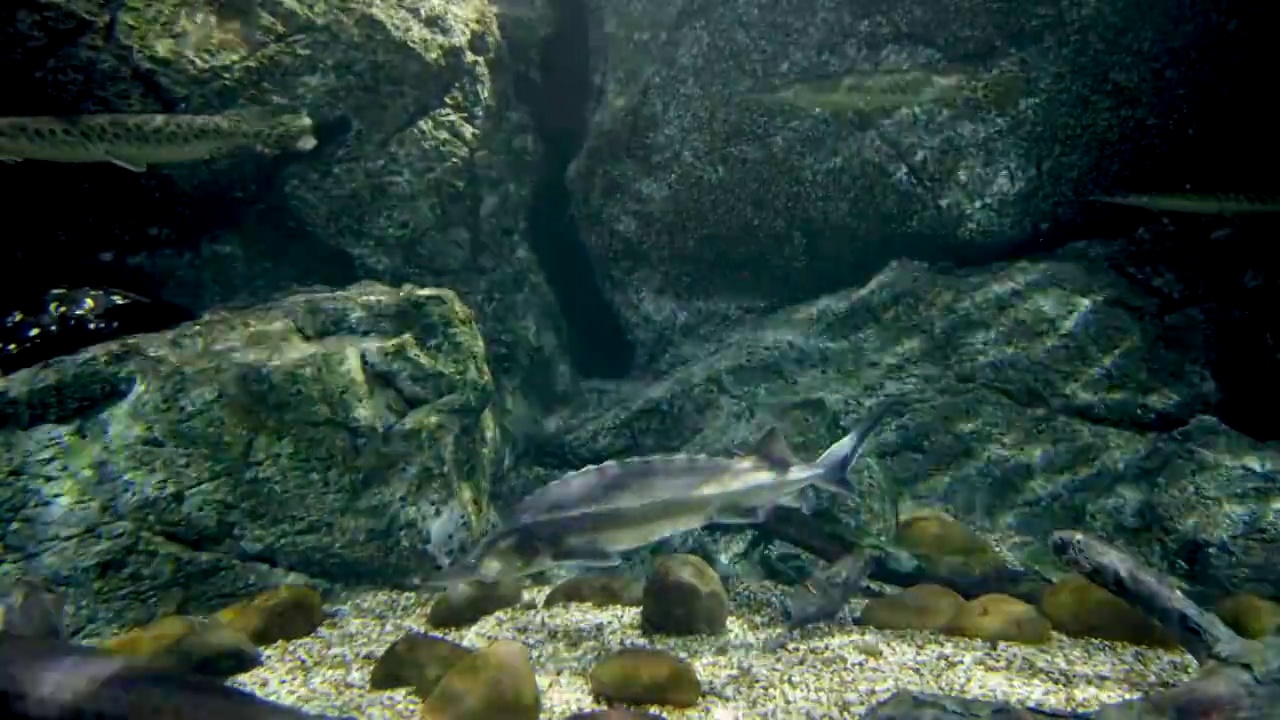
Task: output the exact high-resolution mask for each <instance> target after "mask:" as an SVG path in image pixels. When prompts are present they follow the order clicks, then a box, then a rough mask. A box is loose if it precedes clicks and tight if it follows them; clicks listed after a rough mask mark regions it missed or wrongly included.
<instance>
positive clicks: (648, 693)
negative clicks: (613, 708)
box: [590, 648, 702, 708]
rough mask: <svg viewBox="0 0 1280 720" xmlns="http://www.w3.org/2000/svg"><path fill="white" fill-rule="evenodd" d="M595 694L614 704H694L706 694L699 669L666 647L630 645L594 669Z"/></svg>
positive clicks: (592, 690) (599, 663) (680, 705)
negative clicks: (703, 691)
mask: <svg viewBox="0 0 1280 720" xmlns="http://www.w3.org/2000/svg"><path fill="white" fill-rule="evenodd" d="M590 679H591V693H592V694H593V695H595V696H596V697H597V698H600V699H602V700H606V701H608V702H611V703H629V704H632V705H668V706H671V707H677V708H684V707H692V706H693V705H696V704H697V703H698V700H699V699H700V698H701V697H702V682H701V681H700V680H699V679H698V672H697V670H696V669H695V668H694V667H693V665H692V664H690V663H689V662H688V661H687V660H684V659H682V658H679V657H677V656H675V655H673V654H671V653H669V652H667V651H665V650H656V649H651V648H627V649H624V650H618V651H616V652H613V653H611V654H610V655H609V656H608V657H605V658H604V659H603V660H601V661H600V662H598V663H596V665H595V666H594V667H593V668H591V678H590Z"/></svg>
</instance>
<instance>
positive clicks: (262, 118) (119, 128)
mask: <svg viewBox="0 0 1280 720" xmlns="http://www.w3.org/2000/svg"><path fill="white" fill-rule="evenodd" d="M318 142H319V141H318V140H317V139H316V135H315V123H314V122H313V121H312V120H311V118H310V117H309V116H308V115H305V114H302V113H274V112H272V111H269V110H261V109H255V110H237V111H233V112H227V113H222V114H220V115H165V114H141V115H121V114H101V115H77V116H72V117H3V118H0V158H3V159H6V160H9V161H15V160H44V161H47V162H64V163H98V162H109V163H114V164H116V165H119V166H120V167H123V168H127V169H129V170H134V171H136V172H142V171H144V170H146V169H147V166H148V165H151V164H160V163H176V162H186V161H191V160H206V159H209V158H213V157H218V156H222V155H227V154H230V153H232V152H235V151H237V150H241V149H245V148H254V149H257V150H260V151H280V150H293V151H308V150H311V149H313V148H315V147H316V145H317V144H318Z"/></svg>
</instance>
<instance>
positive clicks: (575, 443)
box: [544, 245, 1280, 597]
mask: <svg viewBox="0 0 1280 720" xmlns="http://www.w3.org/2000/svg"><path fill="white" fill-rule="evenodd" d="M1107 252H1108V250H1107V246H1106V245H1097V246H1083V245H1082V246H1077V247H1075V248H1074V249H1071V250H1069V251H1064V252H1061V253H1058V254H1057V255H1055V256H1053V257H1048V258H1044V259H1038V260H1026V261H1020V262H1016V263H1010V264H1005V265H1000V266H995V267H992V268H990V269H981V270H976V269H975V270H969V271H942V270H937V269H932V268H930V267H928V266H925V265H922V264H919V263H915V262H897V263H893V264H891V265H890V266H889V267H888V268H887V269H886V270H885V271H884V272H882V273H880V274H879V275H878V276H876V278H874V279H873V280H872V281H871V282H870V283H868V284H867V285H866V286H865V287H863V288H860V289H857V290H848V291H843V292H839V293H834V294H830V295H826V296H824V297H822V298H820V299H818V300H815V301H813V302H810V303H804V304H799V305H795V306H793V307H789V308H787V309H785V310H782V311H780V312H778V313H776V314H773V315H771V316H768V317H766V318H763V319H761V320H759V321H758V322H755V323H744V324H743V325H742V326H741V327H740V328H739V329H737V330H736V331H734V332H732V333H730V334H728V335H727V336H725V337H723V338H721V339H711V340H690V341H688V342H687V343H686V344H685V345H684V346H682V348H681V349H679V350H678V351H676V352H673V353H672V354H671V355H670V356H669V357H668V358H667V360H666V361H664V366H663V367H662V368H661V373H662V377H661V379H660V380H657V381H655V382H652V383H645V384H633V385H627V386H618V387H615V388H614V389H613V390H612V391H611V392H607V391H605V390H603V389H602V390H601V391H600V394H599V395H598V396H595V398H594V399H593V400H592V402H591V404H590V405H589V406H587V407H580V408H578V409H577V410H576V411H575V412H574V413H571V414H568V415H567V416H566V417H567V419H566V420H565V421H564V422H563V428H562V433H563V439H562V440H561V441H559V442H557V443H555V444H553V445H550V446H548V447H547V448H546V449H545V455H544V462H546V463H548V464H552V465H554V466H556V467H558V468H575V467H578V466H581V465H584V464H587V463H591V462H598V461H600V460H602V459H604V458H609V457H617V456H621V455H630V454H645V453H653V452H670V451H673V450H677V449H683V450H686V451H698V452H712V453H725V452H730V451H733V450H735V449H739V450H740V449H742V448H745V447H747V446H749V443H750V442H751V441H752V440H753V439H754V438H755V437H756V436H757V435H758V434H759V433H761V432H762V431H763V430H764V428H765V427H767V426H768V425H770V424H778V425H779V426H780V427H781V428H782V429H783V430H784V432H785V433H786V434H787V435H788V437H789V439H790V441H791V443H792V445H793V447H794V448H795V449H796V452H797V454H799V455H800V456H801V457H815V456H816V455H817V453H819V452H820V451H821V450H822V449H823V448H824V447H825V446H826V445H827V444H828V443H830V442H831V441H833V440H834V439H835V438H838V437H839V436H840V435H841V434H842V432H844V431H845V430H846V429H847V428H848V427H850V426H851V425H852V424H853V423H854V422H855V421H856V420H857V419H858V418H860V417H862V416H864V415H865V413H867V412H868V411H869V410H870V409H871V408H872V407H874V406H876V405H877V404H878V403H880V402H881V401H883V400H884V399H885V398H889V397H893V398H897V399H899V400H902V401H904V402H905V403H906V407H905V409H903V410H902V411H901V412H898V413H896V415H895V417H893V418H892V419H891V420H890V421H889V422H888V423H887V425H886V427H885V428H883V429H881V430H879V431H878V432H877V435H876V436H875V437H873V438H872V439H871V441H870V443H869V445H868V448H867V455H866V457H865V458H864V459H863V460H862V461H860V463H859V465H858V466H857V468H856V469H855V471H854V472H855V474H854V477H855V479H857V481H858V482H859V483H861V484H862V486H863V489H864V490H863V491H864V493H865V496H864V497H863V499H861V500H860V501H857V502H845V501H842V500H839V499H838V498H835V497H833V496H830V495H824V496H823V502H822V503H821V504H822V505H824V506H827V508H824V510H823V511H824V512H827V511H828V509H833V510H834V511H835V512H836V513H838V514H839V516H840V518H842V520H841V521H840V522H839V524H840V525H842V526H843V527H845V528H849V529H851V531H853V532H856V533H862V534H864V535H868V534H869V535H871V536H873V537H877V538H881V539H883V538H886V537H888V536H889V534H890V533H892V529H893V527H894V519H895V514H896V511H898V510H900V511H902V512H905V511H906V510H908V509H910V508H911V507H912V506H923V507H936V508H941V509H943V510H945V511H947V512H949V513H951V514H952V515H954V516H955V517H957V518H959V519H960V520H962V521H963V522H964V523H965V524H966V525H968V526H970V527H974V528H976V529H978V530H980V531H983V532H985V533H988V534H994V535H995V536H996V537H997V538H999V545H1000V546H1002V547H1004V548H1005V549H1008V550H1011V551H1012V552H1013V553H1014V554H1015V555H1017V556H1018V557H1019V558H1021V559H1022V560H1023V561H1025V562H1026V563H1028V564H1030V565H1032V566H1036V565H1038V564H1041V563H1046V564H1047V562H1048V557H1047V552H1046V548H1045V547H1044V546H1043V542H1042V539H1043V538H1045V537H1047V535H1048V533H1050V532H1052V531H1053V530H1054V529H1056V528H1060V527H1072V526H1075V527H1088V528H1090V529H1091V531H1093V532H1096V533H1098V534H1100V535H1103V536H1105V537H1108V538H1112V539H1116V540H1118V541H1123V542H1124V543H1125V544H1126V547H1128V548H1130V549H1132V550H1133V551H1134V552H1136V553H1137V554H1138V555H1139V556H1140V557H1141V558H1142V559H1143V561H1145V562H1148V563H1150V564H1152V565H1153V566H1155V567H1157V568H1158V569H1159V570H1160V571H1162V572H1168V573H1170V574H1172V575H1174V576H1175V577H1178V578H1179V579H1181V580H1183V581H1185V582H1187V583H1188V585H1189V586H1190V587H1192V588H1196V589H1199V590H1203V591H1206V593H1207V594H1208V595H1209V596H1211V597H1212V596H1216V595H1219V594H1223V593H1227V592H1232V591H1238V590H1240V589H1243V588H1250V589H1251V590H1250V591H1253V592H1258V593H1259V594H1261V595H1264V596H1267V595H1274V594H1276V593H1277V592H1280V575H1277V574H1276V572H1275V571H1274V569H1273V564H1269V563H1268V561H1267V560H1266V558H1267V557H1268V553H1269V552H1271V549H1272V548H1273V547H1274V546H1273V545H1272V544H1271V543H1273V542H1274V538H1275V537H1277V534H1280V526H1278V525H1276V523H1275V522H1274V519H1273V518H1272V517H1271V515H1270V514H1268V513H1266V512H1265V511H1264V510H1262V509H1261V508H1264V507H1265V503H1266V501H1265V500H1263V499H1262V498H1264V497H1269V495H1268V492H1270V491H1269V490H1268V489H1267V488H1274V485H1275V479H1274V477H1275V476H1274V474H1273V472H1274V471H1273V470H1272V469H1273V468H1275V467H1276V466H1277V465H1280V455H1278V454H1277V450H1276V448H1274V447H1272V446H1270V445H1266V444H1262V443H1257V442H1254V441H1252V440H1250V439H1248V438H1246V437H1244V436H1241V435H1239V434H1237V433H1235V432H1233V431H1232V430H1230V429H1228V428H1226V427H1225V426H1223V425H1222V424H1221V423H1219V422H1218V421H1216V420H1215V419H1213V418H1212V417H1208V416H1207V415H1205V413H1207V412H1208V411H1209V408H1211V407H1212V403H1213V400H1214V397H1215V387H1214V385H1213V383H1212V382H1211V380H1210V379H1209V377H1208V375H1207V373H1206V371H1205V365H1204V363H1205V359H1204V355H1203V352H1202V351H1201V350H1200V348H1201V346H1202V339H1201V338H1202V333H1203V332H1204V327H1203V324H1202V322H1201V318H1200V316H1199V315H1198V314H1197V313H1195V312H1182V313H1178V314H1173V315H1168V316H1164V317H1161V316H1160V315H1159V311H1158V306H1155V305H1153V304H1152V303H1151V302H1149V301H1148V300H1146V299H1145V298H1144V296H1143V295H1142V294H1141V293H1139V292H1137V291H1136V290H1135V289H1134V288H1133V287H1131V286H1129V285H1128V283H1126V282H1125V281H1124V280H1122V279H1120V278H1119V277H1118V276H1116V275H1115V274H1113V273H1111V272H1110V270H1109V269H1108V266H1107ZM807 522H812V520H808V521H807ZM828 559H829V560H832V559H834V558H828ZM874 576H875V574H874V573H873V577H874Z"/></svg>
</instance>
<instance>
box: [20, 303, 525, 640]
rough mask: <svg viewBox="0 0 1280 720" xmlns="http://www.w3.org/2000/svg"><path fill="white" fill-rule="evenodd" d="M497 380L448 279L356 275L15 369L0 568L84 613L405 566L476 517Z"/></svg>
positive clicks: (426, 556) (105, 615)
mask: <svg viewBox="0 0 1280 720" xmlns="http://www.w3.org/2000/svg"><path fill="white" fill-rule="evenodd" d="M495 395H496V393H495V388H494V384H493V378H492V377H491V375H490V373H489V369H488V366H487V365H486V358H485V350H484V342H483V340H482V338H481V337H480V334H479V330H478V328H477V326H476V323H475V319H474V317H473V315H472V313H471V311H470V310H468V309H467V307H466V306H465V305H463V303H462V302H461V301H460V300H459V299H458V297H457V295H456V294H454V293H452V292H450V291H447V290H431V289H415V288H410V287H405V288H402V289H399V290H396V289H391V288H388V287H386V286H382V285H377V284H372V283H366V284H360V285H356V286H353V287H351V288H348V289H346V290H343V291H340V292H316V293H304V294H299V295H295V296H293V297H290V298H288V299H286V300H282V301H279V302H276V303H271V304H266V305H262V306H257V307H253V308H248V309H244V310H236V311H227V312H220V313H216V314H213V315H210V316H207V317H205V318H204V319H202V320H200V321H199V322H196V323H191V324H188V325H183V326H180V327H178V328H176V329H174V330H171V331H168V332H164V333H156V334H152V335H140V336H136V337H134V338H130V339H126V340H120V341H114V342H111V343H106V344H102V345H98V346H95V347H94V348H92V349H90V350H87V351H84V352H81V353H79V354H77V355H73V356H67V357H63V358H60V359H58V360H55V361H53V362H51V363H48V364H46V365H44V366H41V367H37V368H31V369H27V370H23V371H20V372H18V373H15V374H14V375H11V376H9V377H6V378H4V379H3V380H0V469H2V471H3V473H4V475H5V478H6V480H5V483H4V489H3V492H0V515H2V516H3V518H4V520H5V525H4V530H3V538H2V541H3V547H4V556H3V560H2V561H0V574H4V575H22V574H31V575H36V576H40V577H44V578H48V579H49V581H50V582H52V583H54V584H56V585H57V586H58V587H59V590H60V591H61V592H63V593H64V594H65V595H66V597H67V599H68V607H70V608H73V609H74V610H73V623H74V624H75V625H76V626H78V627H84V626H86V625H88V626H90V629H91V630H100V629H102V628H101V627H100V626H101V625H102V624H106V623H109V624H111V625H116V626H118V625H130V624H140V623H141V622H143V621H145V620H147V619H149V618H148V617H147V616H146V615H145V613H147V612H149V610H148V608H149V607H150V606H153V605H154V604H155V603H154V602H150V601H151V600H153V599H154V598H156V597H162V598H166V599H168V604H169V605H171V606H173V608H174V609H176V608H179V607H180V608H181V609H182V610H183V611H184V612H191V611H196V612H198V611H200V610H202V609H208V608H209V607H216V605H217V604H219V603H222V604H225V603H226V601H228V600H230V599H232V598H236V597H239V596H243V595H244V594H246V592H248V591H251V590H252V589H254V588H255V587H256V586H272V585H277V584H280V583H281V582H284V581H289V580H297V579H299V575H302V576H309V577H310V578H312V579H314V580H315V581H318V582H319V583H320V584H324V583H326V582H328V583H334V582H341V583H362V582H364V583H381V584H386V585H400V584H404V583H406V582H409V581H411V580H412V579H413V578H414V577H416V576H419V575H422V574H425V573H428V572H431V571H432V570H434V569H435V565H434V561H433V558H448V557H450V556H451V553H452V552H454V551H456V550H458V549H459V548H461V547H463V546H465V545H466V543H467V542H468V540H469V538H470V537H473V536H474V535H476V534H478V533H480V532H482V531H483V530H485V529H487V527H488V525H489V522H490V519H491V517H490V515H491V510H490V506H489V502H488V496H489V485H490V481H491V478H492V477H493V476H494V474H495V469H496V468H497V467H498V466H499V463H500V459H501V458H502V457H503V456H504V454H505V451H506V443H505V435H504V434H503V432H502V429H501V426H500V424H499V421H498V417H497V414H496V411H495V406H494V398H495ZM441 524H449V525H450V527H448V528H442V527H440V525H441ZM446 531H447V532H446ZM432 542H437V543H440V544H449V545H450V547H444V548H429V547H428V545H429V543H432ZM174 593H179V594H180V597H179V598H177V599H176V600H174V599H173V595H174ZM139 613H143V615H141V616H140V615H139Z"/></svg>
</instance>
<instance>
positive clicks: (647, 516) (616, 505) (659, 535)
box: [428, 402, 896, 586]
mask: <svg viewBox="0 0 1280 720" xmlns="http://www.w3.org/2000/svg"><path fill="white" fill-rule="evenodd" d="M895 405H896V403H894V402H888V403H884V404H882V405H881V407H879V408H877V409H876V410H874V411H873V412H872V413H871V414H870V415H869V416H868V417H867V418H865V419H864V420H863V421H862V422H861V423H860V424H859V425H858V426H857V427H856V428H855V429H854V430H853V431H852V432H850V433H849V434H848V435H846V436H844V437H843V438H841V439H840V440H839V441H837V442H836V443H835V444H833V445H832V446H831V447H829V448H827V450H826V451H825V452H823V453H822V455H821V456H819V457H818V459H816V460H814V461H813V462H810V463H806V462H801V461H799V460H798V459H797V458H796V457H795V455H793V454H792V452H791V450H790V448H788V447H787V444H786V441H785V440H784V439H783V437H782V434H781V433H780V432H778V430H777V429H776V428H775V429H771V430H769V432H767V433H766V434H765V435H764V436H763V437H762V438H761V439H760V440H759V441H758V442H757V443H756V445H755V447H754V448H753V451H752V452H751V453H750V454H747V455H744V456H742V457H714V456H707V455H658V456H649V457H637V458H631V459H626V460H614V461H609V462H606V463H602V464H600V465H593V466H590V467H586V468H583V469H582V470H578V471H576V472H572V473H569V474H568V475H565V476H563V477H561V478H560V479H558V480H555V481H553V482H551V483H549V484H548V485H546V486H545V487H543V488H541V489H540V490H538V491H536V492H534V493H533V494H532V495H530V496H528V497H526V498H525V499H524V500H522V501H520V502H519V503H517V505H516V507H515V508H514V511H513V512H512V515H511V519H510V521H509V522H507V523H506V525H505V526H503V527H501V528H499V529H498V530H496V531H495V532H493V533H491V534H490V535H489V536H488V537H486V538H485V539H484V540H482V541H481V542H480V544H479V545H478V546H477V547H476V548H475V549H474V550H473V551H472V552H471V553H470V554H468V555H467V556H466V557H464V558H463V559H462V560H461V561H459V562H458V563H456V564H455V565H453V566H451V567H449V568H446V569H445V570H444V571H442V572H441V573H439V574H437V575H436V576H435V577H433V578H431V579H430V580H429V581H428V584H429V585H437V586H439V585H446V586H448V585H455V584H456V583H461V582H466V581H470V580H481V581H487V582H492V581H495V580H498V579H501V578H506V577H513V576H523V575H530V574H533V573H536V572H540V571H542V570H547V569H549V568H552V567H555V566H578V567H607V566H613V565H617V564H619V563H620V562H621V557H620V555H619V553H622V552H625V551H627V550H633V549H635V548H639V547H643V546H645V545H649V544H651V543H654V542H657V541H659V540H662V539H664V538H667V537H671V536H673V535H676V534H678V533H682V532H686V531H689V530H696V529H698V528H701V527H704V526H706V525H709V524H712V523H725V524H753V523H758V522H761V521H763V520H764V519H766V518H767V517H768V516H769V514H770V513H771V512H772V510H773V508H774V507H775V506H777V505H793V504H795V500H794V498H795V497H796V496H797V495H798V494H799V493H800V491H802V490H804V489H805V488H807V487H809V486H811V485H816V486H818V487H821V488H825V489H827V490H832V491H834V492H837V493H840V494H843V495H849V496H853V495H856V488H855V487H854V485H853V484H852V483H850V482H849V479H848V478H847V475H848V472H849V469H850V468H851V467H852V466H853V464H854V463H855V462H856V461H857V459H858V457H859V456H860V455H861V453H862V449H863V446H864V445H865V444H866V441H867V439H868V438H869V437H870V435H871V433H872V432H873V431H874V430H875V429H876V427H877V426H878V425H879V424H880V423H881V422H882V421H883V420H884V418H885V417H886V415H887V414H888V412H889V410H890V409H892V408H893V407H894V406H895Z"/></svg>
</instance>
